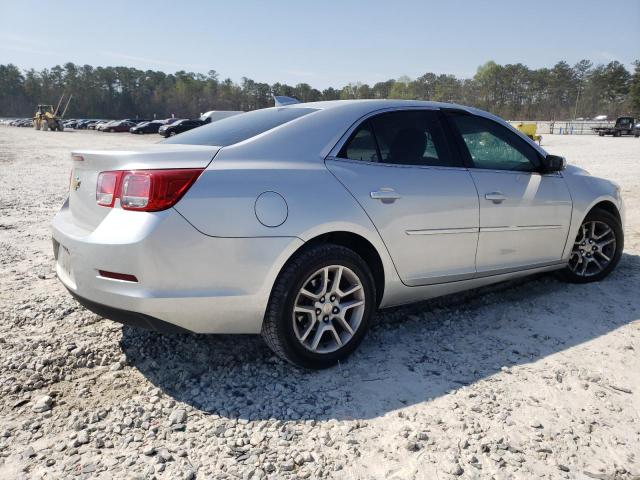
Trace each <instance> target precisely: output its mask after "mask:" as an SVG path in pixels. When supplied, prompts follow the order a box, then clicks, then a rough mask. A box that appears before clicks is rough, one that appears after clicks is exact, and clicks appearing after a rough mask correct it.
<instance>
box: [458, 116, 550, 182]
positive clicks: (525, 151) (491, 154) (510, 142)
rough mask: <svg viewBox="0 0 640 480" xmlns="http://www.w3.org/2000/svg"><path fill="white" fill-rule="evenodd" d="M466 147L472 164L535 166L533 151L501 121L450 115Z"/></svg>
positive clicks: (512, 167)
mask: <svg viewBox="0 0 640 480" xmlns="http://www.w3.org/2000/svg"><path fill="white" fill-rule="evenodd" d="M450 118H451V119H452V121H453V124H454V125H455V126H456V128H457V129H458V132H459V133H460V135H461V136H462V139H463V141H464V144H465V145H466V147H467V150H468V151H469V156H470V160H471V162H472V164H473V165H472V166H473V167H475V168H487V169H492V170H515V171H525V172H530V171H532V170H534V169H535V168H536V167H537V166H538V156H537V153H536V151H535V150H534V149H533V148H532V147H531V146H530V145H527V143H526V142H525V141H524V140H522V139H521V138H519V137H518V136H517V135H516V134H514V133H513V132H511V131H509V130H508V129H507V128H505V127H503V126H502V125H500V124H498V123H496V122H494V121H492V120H489V119H486V118H482V117H476V116H474V115H452V116H451V117H450Z"/></svg>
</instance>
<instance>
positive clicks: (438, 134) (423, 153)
mask: <svg viewBox="0 0 640 480" xmlns="http://www.w3.org/2000/svg"><path fill="white" fill-rule="evenodd" d="M339 156H340V157H342V158H348V159H350V160H364V161H371V162H381V163H390V164H396V165H418V166H441V167H454V166H456V167H457V166H460V165H459V164H457V163H456V162H455V160H454V158H453V157H452V156H451V154H450V152H449V148H448V144H447V139H446V137H445V134H444V131H443V129H442V125H441V123H440V116H439V115H438V112H436V111H432V110H408V111H399V112H388V113H383V114H380V115H378V116H375V117H373V118H371V119H369V120H368V121H366V122H365V123H364V124H362V125H361V126H360V127H359V128H358V129H357V130H356V131H355V133H354V134H353V135H352V136H351V138H350V139H349V140H348V141H347V143H346V144H345V146H344V147H343V148H342V150H341V151H340V154H339Z"/></svg>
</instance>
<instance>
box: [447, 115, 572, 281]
mask: <svg viewBox="0 0 640 480" xmlns="http://www.w3.org/2000/svg"><path fill="white" fill-rule="evenodd" d="M449 118H450V119H451V123H452V124H453V125H454V126H455V128H454V130H457V132H458V133H459V137H460V138H461V141H460V142H459V143H460V145H461V147H462V149H463V150H464V152H463V154H464V155H466V156H467V161H468V162H469V167H470V168H469V172H470V173H471V176H472V177H473V181H474V182H475V184H476V187H477V189H478V196H479V199H480V236H479V240H478V253H477V256H476V268H477V270H478V273H479V274H480V273H483V272H491V271H494V270H504V269H511V268H520V267H528V266H535V265H542V264H549V263H554V262H558V261H560V260H561V257H562V252H563V249H564V246H565V242H566V239H567V234H568V231H569V223H570V221H571V209H572V201H571V196H570V194H569V190H568V188H567V186H566V184H565V181H564V179H563V178H562V175H561V174H559V173H554V174H548V175H542V174H540V173H538V172H537V171H536V170H538V167H539V154H538V152H537V151H536V150H535V149H534V148H533V147H532V146H531V145H529V144H527V142H525V141H524V140H523V139H521V138H520V137H519V136H518V135H516V134H515V133H514V132H512V131H510V130H509V129H508V128H506V127H505V126H503V125H500V124H499V123H497V122H494V121H493V120H490V119H487V118H483V117H477V116H474V115H460V114H452V115H450V116H449Z"/></svg>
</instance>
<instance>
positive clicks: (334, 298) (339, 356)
mask: <svg viewBox="0 0 640 480" xmlns="http://www.w3.org/2000/svg"><path fill="white" fill-rule="evenodd" d="M338 278H339V280H337V282H338V285H335V283H336V279H338ZM314 285H315V286H314ZM303 291H305V293H303ZM308 295H309V296H308ZM375 305H376V288H375V282H374V280H373V276H372V274H371V271H370V269H369V267H368V266H367V264H366V262H365V261H364V260H363V259H362V257H360V256H359V255H358V254H357V253H355V252H354V251H353V250H350V249H348V248H346V247H343V246H340V245H333V244H322V245H317V246H313V247H311V248H308V249H306V250H303V251H302V252H301V253H299V254H296V255H295V256H294V257H293V258H292V259H291V260H290V261H289V262H288V263H287V264H286V265H285V267H284V268H283V270H282V271H281V272H280V274H279V275H278V278H277V280H276V282H275V285H274V287H273V290H272V292H271V297H270V299H269V304H268V306H267V310H266V313H265V317H264V321H263V324H262V337H263V338H264V340H265V342H266V343H267V345H268V346H269V347H270V348H271V350H273V351H274V352H275V353H276V354H277V355H278V356H279V357H281V358H283V359H284V360H286V361H288V362H290V363H292V364H294V365H297V366H300V367H303V368H309V369H322V368H328V367H331V366H333V365H335V364H336V363H338V362H339V361H342V360H344V359H345V358H347V357H348V356H349V355H350V354H351V353H353V351H354V350H355V349H356V348H357V347H358V345H359V344H360V342H362V339H363V338H364V336H365V334H366V332H367V330H368V328H369V325H370V322H371V317H372V315H373V312H374V310H375Z"/></svg>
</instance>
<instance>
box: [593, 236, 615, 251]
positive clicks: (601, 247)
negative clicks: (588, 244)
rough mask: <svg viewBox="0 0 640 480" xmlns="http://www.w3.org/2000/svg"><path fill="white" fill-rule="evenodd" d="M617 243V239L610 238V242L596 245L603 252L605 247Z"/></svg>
mask: <svg viewBox="0 0 640 480" xmlns="http://www.w3.org/2000/svg"><path fill="white" fill-rule="evenodd" d="M615 241H616V239H615V238H610V239H609V240H603V241H601V242H598V243H596V245H597V246H598V248H599V249H600V250H602V249H603V248H604V247H606V246H607V245H611V244H612V243H613V242H615Z"/></svg>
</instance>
